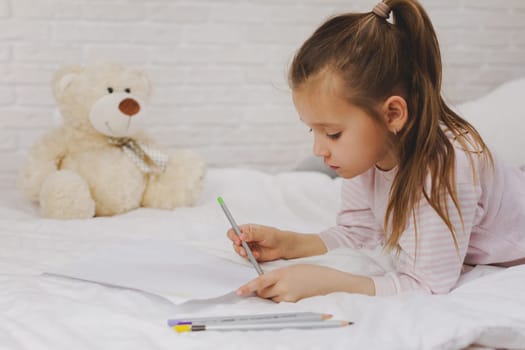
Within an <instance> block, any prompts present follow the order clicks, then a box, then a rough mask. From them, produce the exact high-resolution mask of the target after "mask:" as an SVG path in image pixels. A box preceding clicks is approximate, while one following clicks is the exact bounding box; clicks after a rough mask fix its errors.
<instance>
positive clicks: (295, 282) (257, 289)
mask: <svg viewBox="0 0 525 350" xmlns="http://www.w3.org/2000/svg"><path fill="white" fill-rule="evenodd" d="M332 292H350V293H360V294H367V295H375V286H374V282H373V281H372V279H371V278H369V277H364V276H356V275H352V274H349V273H346V272H343V271H339V270H335V269H332V268H329V267H324V266H318V265H306V264H303V265H292V266H288V267H284V268H280V269H277V270H274V271H270V272H266V273H265V274H264V275H261V276H259V277H257V278H256V279H254V280H252V281H250V282H248V283H247V284H245V285H243V286H241V287H240V288H239V289H237V292H236V293H237V295H238V296H247V295H249V294H251V293H255V294H256V295H258V296H259V297H261V298H265V299H271V300H273V301H275V302H281V301H290V302H296V301H298V300H300V299H303V298H307V297H311V296H316V295H325V294H329V293H332Z"/></svg>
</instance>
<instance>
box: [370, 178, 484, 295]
mask: <svg viewBox="0 0 525 350" xmlns="http://www.w3.org/2000/svg"><path fill="white" fill-rule="evenodd" d="M457 195H458V201H459V206H460V208H461V214H462V218H463V225H462V221H461V218H460V215H459V212H458V210H457V209H456V207H455V206H454V203H453V202H452V199H451V198H450V197H449V198H448V201H447V207H448V212H449V218H450V221H451V223H452V225H453V227H454V230H455V232H456V240H457V248H456V245H455V244H454V240H453V236H452V234H451V233H450V231H449V229H448V227H447V226H446V224H445V223H444V221H443V220H442V219H441V218H440V217H439V216H438V214H437V213H436V211H435V210H434V209H433V208H432V207H431V206H430V205H429V204H428V202H427V201H426V200H425V199H423V200H422V201H421V203H420V204H419V210H418V211H416V214H417V215H416V217H417V219H416V223H417V234H416V229H415V225H414V220H411V222H410V224H409V225H408V227H407V229H406V230H405V232H403V235H402V236H401V239H400V241H399V246H400V255H399V264H398V268H397V270H396V271H393V272H389V273H387V274H385V275H384V276H374V277H372V278H373V280H374V283H375V287H376V295H392V294H397V293H401V292H404V291H409V290H423V291H426V292H429V293H434V294H443V293H448V292H449V291H450V290H451V289H452V288H453V287H454V286H455V284H456V283H457V280H458V278H459V276H460V273H461V268H462V266H463V260H464V259H465V255H466V252H467V248H468V244H469V239H470V232H471V229H472V226H473V223H474V219H475V215H476V209H477V202H478V198H479V195H480V188H479V186H475V185H474V184H473V183H472V182H470V183H468V182H466V183H460V184H457Z"/></svg>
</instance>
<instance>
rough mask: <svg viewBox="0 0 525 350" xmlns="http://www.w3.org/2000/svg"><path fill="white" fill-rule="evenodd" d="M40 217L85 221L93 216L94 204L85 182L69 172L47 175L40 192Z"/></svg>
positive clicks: (62, 171) (61, 171)
mask: <svg viewBox="0 0 525 350" xmlns="http://www.w3.org/2000/svg"><path fill="white" fill-rule="evenodd" d="M40 207H41V211H42V215H43V216H45V217H47V218H52V219H87V218H91V217H93V216H94V215H95V202H94V201H93V199H92V198H91V194H90V192H89V187H88V185H87V183H86V181H85V180H84V179H83V178H82V177H80V175H78V174H77V173H75V172H73V171H71V170H60V171H57V172H55V173H53V174H51V175H49V176H48V177H47V178H46V180H45V181H44V183H43V185H42V189H41V190H40Z"/></svg>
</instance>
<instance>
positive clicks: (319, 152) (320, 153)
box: [313, 137, 330, 157]
mask: <svg viewBox="0 0 525 350" xmlns="http://www.w3.org/2000/svg"><path fill="white" fill-rule="evenodd" d="M313 152H314V156H316V157H328V156H329V155H330V152H329V151H328V148H327V147H326V145H324V143H323V142H320V141H319V140H318V138H317V137H316V138H315V139H314V149H313Z"/></svg>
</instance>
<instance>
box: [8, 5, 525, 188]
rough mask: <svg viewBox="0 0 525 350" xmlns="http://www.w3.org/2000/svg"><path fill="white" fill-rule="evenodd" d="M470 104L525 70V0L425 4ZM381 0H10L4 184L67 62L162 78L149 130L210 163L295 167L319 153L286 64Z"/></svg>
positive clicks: (452, 88) (458, 94)
mask: <svg viewBox="0 0 525 350" xmlns="http://www.w3.org/2000/svg"><path fill="white" fill-rule="evenodd" d="M422 2H423V4H424V5H425V6H426V7H427V10H428V12H429V14H430V16H431V17H432V19H433V21H434V24H435V27H436V30H437V32H438V36H439V39H440V41H441V44H442V51H443V59H444V63H445V72H444V89H445V90H444V94H445V95H446V96H447V98H448V99H449V100H450V101H454V102H460V101H463V100H466V99H470V98H474V97H477V96H480V95H482V94H484V93H486V92H487V91H488V90H490V89H491V88H493V87H494V86H496V85H498V84H500V83H502V82H504V81H506V80H509V79H512V78H515V77H519V76H524V75H525V64H524V63H525V35H524V34H525V1H524V0H500V1H494V0H422ZM374 5H375V0H354V1H351V0H293V1H292V0H290V1H284V0H250V1H240V0H194V1H190V0H142V1H139V0H0V76H1V77H2V80H1V81H0V180H1V181H12V179H13V178H14V174H15V172H16V169H17V168H18V167H19V166H20V162H21V159H22V158H23V157H24V155H25V153H26V152H27V149H28V148H29V147H30V146H31V145H32V144H33V143H34V142H35V141H36V140H37V139H38V138H39V137H40V136H41V135H42V133H44V132H46V131H48V130H49V129H50V128H51V127H52V126H53V125H56V123H57V121H58V120H59V118H58V117H57V115H56V109H55V102H54V100H53V98H52V96H51V91H50V84H49V82H50V79H51V76H52V74H53V72H54V71H55V70H56V69H57V67H59V66H60V65H62V64H69V63H89V62H94V61H100V60H102V61H103V60H109V61H119V62H123V63H128V64H132V65H134V66H138V67H143V68H145V69H146V70H147V71H148V72H149V74H150V76H151V78H152V81H153V86H154V93H153V98H152V101H151V106H150V113H151V123H150V126H149V129H148V131H149V132H150V133H151V134H153V135H154V136H155V137H156V139H157V140H158V142H159V143H162V144H164V145H167V146H169V147H171V148H179V147H190V148H192V149H195V150H196V151H198V152H200V153H201V154H202V155H203V156H204V157H205V158H206V159H207V161H208V163H209V165H210V166H248V167H255V168H259V169H264V170H267V171H271V172H275V171H281V170H286V169H291V168H292V167H293V166H294V165H295V164H296V163H297V162H298V161H299V160H301V159H303V158H304V157H306V156H307V155H309V153H310V136H309V135H308V133H307V132H306V131H307V130H306V128H305V127H304V126H302V125H301V124H300V123H299V122H298V120H297V116H296V114H295V112H294V110H293V107H292V104H291V101H290V95H289V91H288V87H287V84H286V69H287V64H288V63H289V61H290V59H291V57H292V55H293V53H294V50H296V49H297V48H298V47H299V45H300V44H301V42H302V41H303V40H304V39H305V38H306V37H307V35H308V34H310V33H311V32H312V31H313V30H314V29H315V28H316V27H317V25H319V24H320V23H321V22H322V21H323V20H324V19H325V18H326V17H328V16H330V15H332V14H334V13H338V12H341V11H345V10H356V11H368V10H370V9H371V8H372V7H373V6H374Z"/></svg>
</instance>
